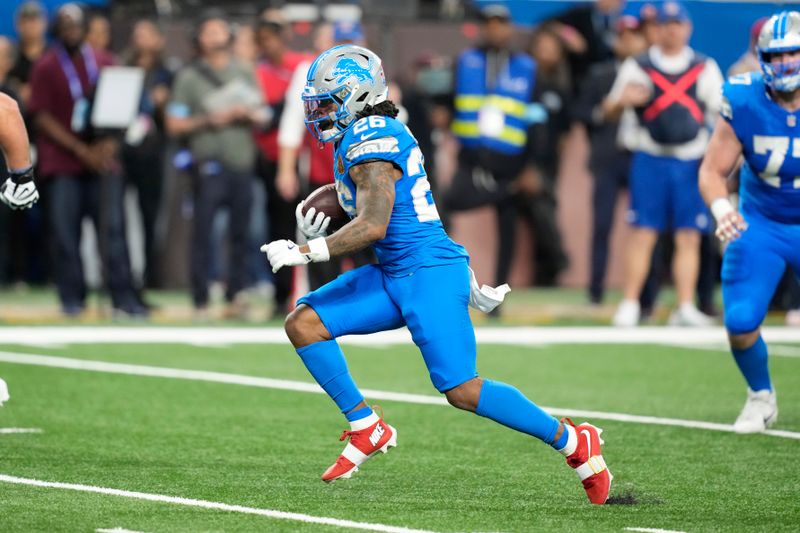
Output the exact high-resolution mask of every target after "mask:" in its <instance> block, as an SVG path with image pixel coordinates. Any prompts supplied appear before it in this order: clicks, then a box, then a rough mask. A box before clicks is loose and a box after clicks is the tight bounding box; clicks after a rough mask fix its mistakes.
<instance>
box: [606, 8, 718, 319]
mask: <svg viewBox="0 0 800 533" xmlns="http://www.w3.org/2000/svg"><path fill="white" fill-rule="evenodd" d="M657 21H658V26H659V39H658V41H659V44H658V45H656V46H653V47H651V48H650V49H649V50H648V51H647V53H645V54H643V55H640V56H638V57H636V58H629V59H627V60H626V61H625V63H624V64H623V65H622V67H621V68H620V71H619V73H618V75H617V78H616V80H615V81H614V86H613V87H612V89H611V93H610V95H609V97H608V102H607V106H606V109H607V111H608V113H609V115H610V116H612V117H613V116H618V115H619V114H621V113H622V111H623V110H624V109H625V108H628V107H630V108H633V109H635V110H636V115H637V118H638V124H639V127H638V131H637V134H636V135H635V137H634V136H631V139H629V140H628V141H627V142H628V145H627V147H628V148H629V149H630V150H631V151H632V152H633V159H632V163H631V171H630V189H631V210H630V212H629V220H630V222H631V224H632V225H633V227H634V229H633V233H632V236H631V238H630V239H629V241H628V251H627V260H626V267H627V268H626V280H625V286H624V295H623V297H624V299H623V301H622V303H621V304H620V306H619V308H618V309H617V312H616V314H615V315H614V324H615V325H618V326H635V325H637V324H638V322H639V318H640V313H641V308H640V304H639V300H638V297H639V293H640V291H641V289H642V286H643V284H644V281H645V278H646V277H647V273H648V271H649V269H650V262H651V257H652V252H653V248H654V246H655V244H656V241H657V239H658V234H659V232H661V231H663V230H666V229H669V230H672V231H673V232H674V242H675V255H674V260H673V279H674V281H675V287H676V291H677V299H678V308H677V309H676V310H675V312H673V314H672V316H671V317H670V322H671V323H672V324H676V325H687V326H698V325H709V324H711V323H712V321H711V319H710V318H709V317H708V316H706V315H704V314H702V313H701V312H700V311H699V310H698V309H697V307H695V305H694V302H693V300H694V291H695V287H696V284H697V278H698V270H699V265H700V257H699V250H700V238H701V233H703V232H707V231H708V229H709V217H708V213H707V210H706V209H705V205H704V204H703V203H702V199H701V197H700V193H699V190H698V188H697V171H698V166H699V164H700V160H701V158H702V157H703V154H704V152H705V148H706V145H707V143H708V139H709V129H710V126H709V125H710V124H712V123H713V121H714V120H716V116H717V114H718V111H719V107H720V99H721V96H720V86H721V85H722V73H721V72H720V70H719V67H718V66H717V64H716V62H715V61H714V60H713V59H711V58H708V57H706V56H704V55H702V54H700V53H698V52H695V51H694V50H692V49H691V48H689V46H688V42H689V37H690V36H691V31H692V25H691V21H690V19H689V14H688V12H687V11H686V8H685V7H684V6H683V5H682V4H680V3H678V2H673V1H668V2H665V3H664V4H662V5H661V6H660V8H659V13H658V19H657Z"/></svg>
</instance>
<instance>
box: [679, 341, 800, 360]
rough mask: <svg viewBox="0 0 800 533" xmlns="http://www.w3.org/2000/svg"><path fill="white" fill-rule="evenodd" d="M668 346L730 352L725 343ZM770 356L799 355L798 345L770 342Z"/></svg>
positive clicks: (799, 348) (768, 348)
mask: <svg viewBox="0 0 800 533" xmlns="http://www.w3.org/2000/svg"><path fill="white" fill-rule="evenodd" d="M670 346H674V347H676V348H688V349H690V350H705V351H708V352H725V353H730V351H731V349H730V347H729V346H728V345H727V344H688V343H682V342H681V343H677V342H676V343H670ZM767 350H768V351H769V355H770V356H777V357H800V347H797V346H785V345H783V344H770V345H769V346H768V347H767Z"/></svg>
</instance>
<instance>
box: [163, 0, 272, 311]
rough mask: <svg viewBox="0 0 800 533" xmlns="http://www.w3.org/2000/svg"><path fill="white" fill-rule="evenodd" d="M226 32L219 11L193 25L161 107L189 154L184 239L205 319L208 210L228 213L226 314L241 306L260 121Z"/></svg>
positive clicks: (250, 82)
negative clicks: (187, 50) (191, 57)
mask: <svg viewBox="0 0 800 533" xmlns="http://www.w3.org/2000/svg"><path fill="white" fill-rule="evenodd" d="M232 40H233V35H232V33H231V28H230V27H229V25H228V22H227V21H226V17H225V14H224V13H223V12H219V11H210V12H207V13H206V14H205V15H204V16H203V17H202V19H201V20H200V21H199V23H198V24H197V29H196V34H195V44H196V52H197V59H196V60H195V61H193V62H192V63H190V64H188V65H187V66H186V67H184V68H183V69H182V70H181V71H180V72H179V73H178V75H177V76H176V79H175V83H174V85H173V88H172V97H171V100H170V102H169V104H168V106H167V115H166V127H167V131H168V132H169V133H170V134H171V135H173V136H176V137H185V138H186V139H187V140H188V144H189V148H190V150H191V153H192V156H193V158H194V170H195V176H194V214H193V228H192V233H193V235H192V241H191V247H192V249H191V269H192V274H191V278H192V300H193V303H194V307H195V317H196V318H197V319H199V320H205V319H207V318H208V317H209V311H208V304H209V296H208V285H209V268H210V246H211V226H212V223H213V220H214V216H215V214H216V213H217V212H218V211H219V209H220V208H222V207H227V208H228V211H229V214H230V224H229V229H230V236H231V237H230V247H229V252H230V258H231V260H230V261H229V269H228V270H229V271H228V282H227V287H226V291H225V299H226V301H227V302H228V307H227V309H226V314H227V315H228V316H231V317H236V316H242V314H244V313H246V311H247V303H246V302H245V301H244V298H243V295H242V294H240V293H241V291H242V290H243V289H244V288H245V287H246V284H247V281H248V280H247V275H246V274H247V265H246V261H243V260H241V258H243V257H247V255H248V242H249V240H248V225H249V222H250V210H251V208H252V184H253V172H254V165H255V158H256V153H257V149H256V146H255V142H254V140H253V134H252V128H253V126H254V125H255V126H260V125H262V124H264V122H265V121H266V117H265V115H266V114H265V112H264V111H265V110H264V107H263V99H262V97H261V91H260V90H259V88H258V83H257V82H256V79H255V76H254V74H253V71H252V69H251V68H250V67H249V66H245V65H243V64H241V63H239V62H238V61H237V60H236V59H235V58H234V57H233V55H232V51H231V47H232Z"/></svg>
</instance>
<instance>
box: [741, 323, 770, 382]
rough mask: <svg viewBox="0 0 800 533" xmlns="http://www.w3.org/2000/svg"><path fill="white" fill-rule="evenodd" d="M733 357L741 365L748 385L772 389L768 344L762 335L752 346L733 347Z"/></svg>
mask: <svg viewBox="0 0 800 533" xmlns="http://www.w3.org/2000/svg"><path fill="white" fill-rule="evenodd" d="M731 351H732V352H733V358H734V359H735V360H736V364H737V365H739V370H740V371H741V372H742V375H743V376H744V379H745V380H746V381H747V385H748V386H749V387H750V388H751V389H752V390H754V391H759V390H772V382H771V381H770V379H769V368H768V367H767V344H766V343H765V342H764V339H762V338H761V335H759V336H758V340H757V341H756V342H755V344H753V345H752V346H751V347H749V348H747V349H745V350H737V349H735V348H731Z"/></svg>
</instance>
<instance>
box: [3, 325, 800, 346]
mask: <svg viewBox="0 0 800 533" xmlns="http://www.w3.org/2000/svg"><path fill="white" fill-rule="evenodd" d="M475 333H476V335H477V339H478V342H480V343H486V344H506V345H509V344H510V345H518V346H541V345H547V344H674V343H676V342H678V343H686V344H722V345H724V344H725V343H726V341H727V337H726V336H725V330H724V329H723V328H722V327H711V328H674V327H640V328H611V327H563V328H562V327H508V328H491V327H485V328H484V327H478V328H476V329H475ZM763 333H764V339H765V340H766V341H767V342H770V343H775V342H777V343H780V342H784V343H800V328H787V327H769V328H764V329H763ZM340 340H341V342H342V343H344V344H354V345H366V346H377V345H383V346H385V345H393V344H410V343H411V335H410V334H409V333H408V330H406V329H405V328H403V329H398V330H394V331H386V332H382V333H375V334H372V335H361V336H349V337H343V338H342V339H340ZM288 342H289V341H288V339H287V338H286V334H285V333H284V331H283V329H281V328H274V327H273V328H191V327H183V328H169V327H165V328H160V327H107V328H106V327H82V326H73V327H31V326H25V327H3V328H0V344H23V345H32V346H35V345H42V344H44V345H64V344H86V343H91V344H101V343H110V344H116V343H126V344H130V343H135V344H153V343H181V344H191V345H196V346H224V345H234V344H284V343H285V344H287V345H288Z"/></svg>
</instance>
